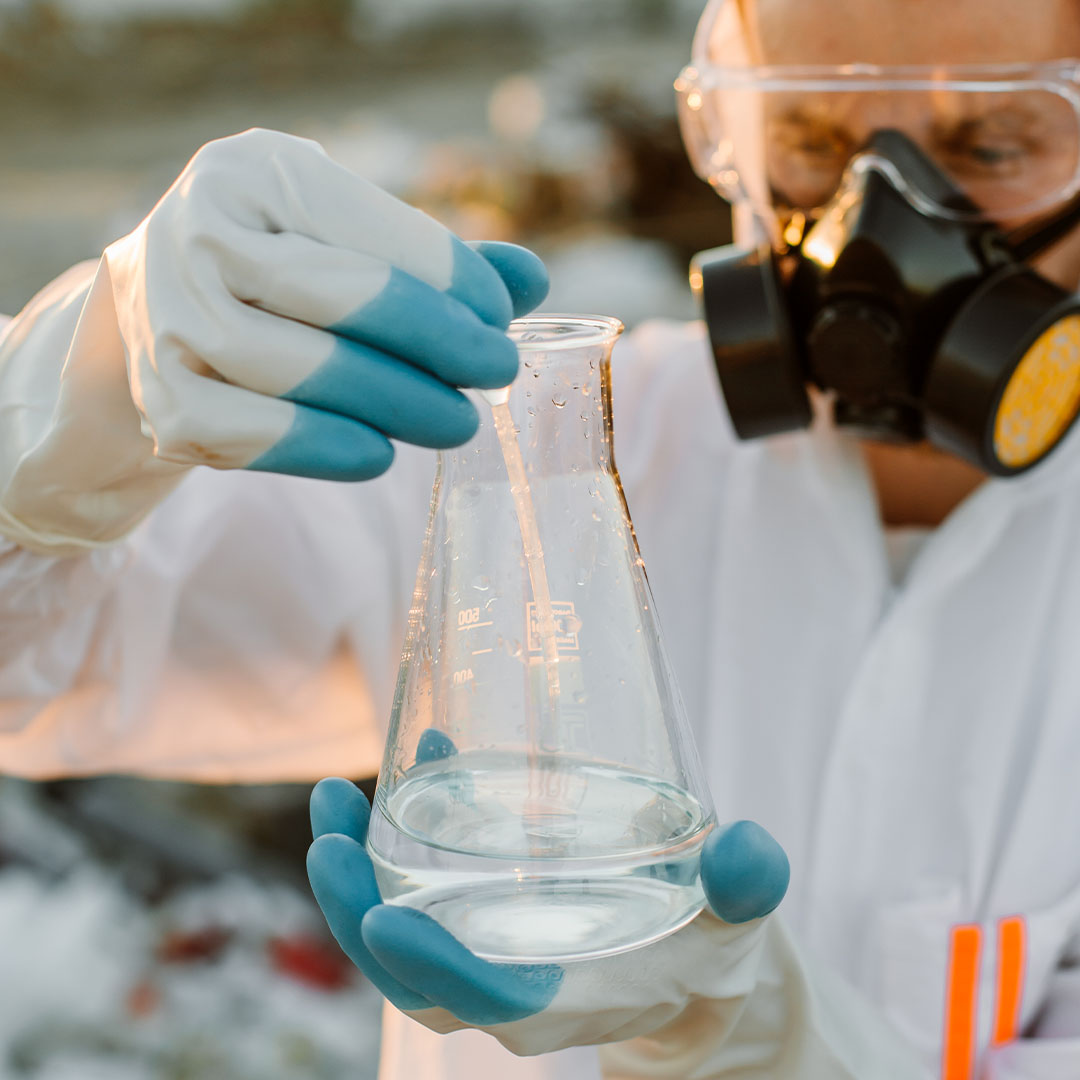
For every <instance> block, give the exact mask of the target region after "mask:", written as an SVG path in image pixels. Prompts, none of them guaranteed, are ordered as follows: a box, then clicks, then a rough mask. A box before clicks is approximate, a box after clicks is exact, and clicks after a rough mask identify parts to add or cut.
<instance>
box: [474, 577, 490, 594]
mask: <svg viewBox="0 0 1080 1080" xmlns="http://www.w3.org/2000/svg"><path fill="white" fill-rule="evenodd" d="M472 587H473V588H474V589H476V590H477V592H487V591H488V589H490V588H491V578H489V577H488V576H487V574H481V575H480V576H479V577H477V578H473V581H472Z"/></svg>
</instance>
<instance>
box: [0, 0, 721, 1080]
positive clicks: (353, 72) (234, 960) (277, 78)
mask: <svg viewBox="0 0 1080 1080" xmlns="http://www.w3.org/2000/svg"><path fill="white" fill-rule="evenodd" d="M698 6H699V4H698V0H677V2H676V0H590V2H589V3H588V4H581V3H580V2H579V0H535V2H534V3H532V4H512V3H509V2H508V0H363V2H356V3H353V2H351V0H234V2H227V0H55V2H50V3H46V2H42V0H0V192H2V193H3V198H2V199H0V312H4V311H6V312H14V311H17V310H18V309H19V308H20V307H21V306H22V305H23V304H24V303H25V302H26V301H27V300H28V299H29V298H30V297H31V296H32V295H33V293H34V292H35V291H36V290H37V289H38V288H40V287H41V286H42V285H43V284H44V283H45V282H46V281H48V280H49V279H50V278H51V277H52V276H54V275H55V274H57V273H59V272H60V271H61V270H63V269H64V268H66V267H67V266H68V265H70V264H71V263H73V262H75V261H78V260H80V259H83V258H91V257H94V256H96V255H97V254H98V253H99V252H100V250H101V248H102V247H103V246H104V245H105V244H107V243H108V242H109V241H111V240H112V239H114V238H116V237H117V236H120V235H122V234H123V233H124V232H126V231H128V230H129V229H130V228H131V227H132V226H133V225H134V224H135V223H136V222H137V221H138V220H139V219H140V218H141V217H142V216H143V215H144V214H145V213H146V211H147V210H148V209H149V208H150V207H151V206H152V205H153V203H154V201H155V200H156V198H157V197H158V196H159V195H160V194H161V192H162V191H163V190H164V189H165V187H167V186H168V184H169V183H170V182H171V180H172V179H173V178H174V177H175V175H176V174H177V172H178V171H179V170H180V169H181V168H182V167H183V165H184V163H185V161H186V160H187V159H188V158H189V157H190V156H191V154H192V153H194V151H195V150H196V149H198V147H199V146H200V145H201V144H202V143H203V142H204V141H206V140H207V139H210V138H214V137H217V136H221V135H226V134H230V133H232V132H235V131H239V130H243V129H245V128H248V127H252V126H264V127H272V128H279V129H283V130H286V131H290V132H293V133H295V134H300V135H307V136H310V137H313V138H317V139H318V140H319V141H321V142H322V143H323V144H324V145H325V146H326V148H327V150H328V151H329V152H330V153H331V154H332V155H333V156H335V157H336V158H338V159H339V160H340V161H342V162H343V163H344V164H346V165H348V166H349V167H351V168H353V169H354V170H356V171H358V172H360V173H362V174H364V175H366V176H368V177H369V178H371V179H372V180H374V181H375V182H377V183H379V184H381V185H383V186H385V187H387V188H389V189H390V190H392V191H394V192H396V193H398V194H400V195H402V196H403V197H405V198H406V199H408V200H409V201H411V202H414V203H416V204H417V205H420V206H423V207H424V208H425V209H427V210H429V211H430V212H431V213H433V214H434V215H435V216H436V217H438V218H440V219H441V220H443V221H445V222H446V223H447V224H448V225H450V226H451V227H453V228H454V229H456V230H457V231H459V232H460V233H462V234H463V235H465V236H466V237H469V238H480V237H486V238H499V239H509V240H516V241H519V242H522V243H526V244H529V245H530V246H533V247H535V248H536V249H537V250H538V251H539V252H540V253H541V254H543V255H544V257H545V258H546V259H547V261H548V263H549V267H550V269H551V273H552V281H553V291H552V296H551V298H550V300H549V302H548V304H547V305H546V307H547V309H548V310H572V311H596V312H602V313H610V314H615V315H618V316H620V317H622V318H623V319H624V320H626V321H627V322H630V323H633V322H637V321H639V320H640V319H642V318H645V317H648V316H650V315H670V316H675V317H689V316H691V315H692V314H693V305H692V303H691V300H690V297H689V294H688V290H687V288H686V284H685V281H686V275H685V267H686V263H687V260H688V258H689V256H690V254H691V253H693V252H694V251H697V250H701V249H703V248H706V247H711V246H715V245H717V244H720V243H723V242H725V241H726V240H727V239H728V222H727V219H726V215H725V213H724V212H723V208H722V206H721V205H720V203H719V202H718V201H717V200H716V197H715V196H714V195H713V194H712V193H711V192H709V191H708V190H707V189H706V188H705V187H704V185H702V184H700V183H699V182H698V181H697V180H696V179H695V178H694V177H693V175H692V174H691V172H690V169H689V166H688V165H687V164H686V163H685V159H684V157H683V154H682V150H681V147H680V144H679V139H678V134H677V130H676V126H675V122H674V114H673V99H672V91H671V82H672V80H673V78H674V76H675V74H676V73H677V71H678V69H679V67H680V66H681V65H682V63H684V62H685V60H686V58H687V56H688V52H689V40H690V34H691V32H692V28H693V24H694V21H695V19H696V17H697V14H698ZM307 794H308V791H307V788H306V786H305V787H293V786H287V785H286V786H275V787H248V788H200V787H196V786H194V785H184V784H160V783H150V782H145V781H139V780H136V779H132V778H103V779H99V780H80V781H73V782H61V783H53V784H45V785H35V784H27V783H23V782H20V781H16V780H12V779H3V778H0V1080H9V1078H11V1080H15V1078H34V1080H97V1078H98V1077H101V1078H106V1077H107V1078H108V1080H144V1078H145V1080H187V1078H192V1080H194V1078H199V1080H256V1078H257V1080H278V1078H282V1080H284V1078H289V1080H292V1078H301V1077H303V1078H305V1080H307V1078H322V1077H326V1078H330V1077H344V1076H346V1075H348V1076H350V1077H353V1078H355V1080H367V1078H373V1077H374V1075H375V1070H376V1067H377V1053H378V1048H377V1023H378V1002H377V995H376V994H375V993H374V992H373V990H372V989H371V987H370V986H367V985H366V984H365V983H364V982H363V980H362V979H361V978H360V976H359V975H358V974H357V973H356V972H355V971H354V970H353V969H352V968H351V966H350V965H348V964H347V963H346V962H345V961H344V960H343V958H342V957H341V955H340V953H338V952H337V951H336V948H335V946H334V945H333V943H332V942H331V941H330V940H328V938H327V936H326V934H325V930H324V929H323V925H322V922H321V919H320V918H319V917H318V914H317V912H316V911H315V909H314V907H313V905H312V903H311V901H310V896H309V894H308V891H307V888H306V883H305V881H304V877H303V852H304V849H305V847H306V843H307V836H308V834H307V815H306V800H307Z"/></svg>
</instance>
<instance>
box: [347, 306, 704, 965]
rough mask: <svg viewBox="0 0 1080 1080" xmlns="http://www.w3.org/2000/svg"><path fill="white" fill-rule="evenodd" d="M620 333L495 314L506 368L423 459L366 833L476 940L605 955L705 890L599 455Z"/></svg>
mask: <svg viewBox="0 0 1080 1080" xmlns="http://www.w3.org/2000/svg"><path fill="white" fill-rule="evenodd" d="M621 330H622V325H621V323H619V322H618V320H615V319H608V318H600V317H586V316H558V315H548V316H533V317H529V318H525V319H518V320H516V321H515V322H514V323H513V324H512V326H511V328H510V334H511V337H512V338H514V340H515V341H516V342H517V345H518V348H519V351H520V353H521V358H522V368H521V372H520V374H519V376H518V378H517V379H516V381H515V382H514V384H513V386H512V387H510V388H509V391H502V392H496V393H495V394H491V393H488V394H487V395H486V399H485V400H480V399H478V408H479V410H480V414H481V424H480V430H479V431H478V433H477V435H476V436H475V437H474V438H473V440H472V441H471V442H470V443H468V444H467V445H466V446H463V447H460V448H459V449H457V450H453V451H449V452H445V453H442V454H441V455H440V458H439V465H438V470H437V474H436V479H435V487H434V491H433V494H432V504H431V514H430V518H429V522H428V530H427V536H426V539H425V544H424V550H423V555H422V558H421V561H420V569H419V573H418V576H417V583H416V591H415V595H414V598H413V608H412V613H411V616H410V620H409V627H408V633H407V636H406V641H405V648H404V652H403V654H402V659H401V667H400V670H399V673H398V683H397V692H396V695H395V700H394V709H393V715H392V718H391V724H390V732H389V738H388V741H387V749H386V755H385V758H384V761H383V768H382V771H381V773H380V776H379V785H378V790H377V792H376V796H375V805H374V807H373V813H372V820H371V826H370V828H369V831H368V850H369V853H370V854H371V856H372V858H373V860H374V862H375V867H376V875H377V878H378V882H379V887H380V889H381V891H382V895H383V897H384V899H385V900H386V901H387V902H390V903H400V904H406V905H409V906H411V907H415V908H419V909H421V910H423V911H426V912H427V913H428V914H429V915H431V916H432V917H433V918H434V919H436V920H437V921H438V922H440V923H441V924H442V925H443V926H445V927H446V928H447V929H448V930H449V931H450V932H451V933H453V934H454V935H455V936H456V937H457V938H458V939H459V940H461V941H462V942H464V944H466V945H467V946H469V948H471V949H472V950H473V951H474V952H476V953H478V954H479V955H481V956H485V957H488V958H490V959H499V960H513V961H520V962H542V961H553V960H559V961H566V960H573V959H582V958H585V957H591V956H603V955H607V954H611V953H616V952H621V951H624V950H626V949H631V948H635V947H637V946H639V945H644V944H647V943H648V942H650V941H655V940H657V939H658V938H661V937H663V936H665V935H666V934H669V933H671V932H672V931H674V930H677V929H678V928H679V927H680V926H682V925H684V924H685V923H686V922H688V921H689V920H690V919H691V918H693V917H694V915H696V914H697V912H698V911H700V909H701V907H702V905H703V903H704V897H703V893H702V889H701V885H700V881H699V875H698V866H699V859H700V850H701V845H702V843H703V842H704V839H705V836H706V834H707V833H708V831H709V829H710V828H711V827H712V825H713V823H714V817H713V810H712V805H711V801H710V798H709V795H708V792H707V788H706V785H705V783H704V782H703V779H702V771H701V767H700V764H699V761H698V757H697V751H696V748H695V747H694V744H693V739H692V736H691V733H690V729H689V725H688V723H687V720H686V716H685V713H684V710H683V706H682V702H681V700H680V698H679V694H678V690H677V688H676V686H675V681H674V677H673V674H672V671H671V667H670V665H669V662H668V659H667V657H666V655H665V653H664V648H663V645H662V642H661V639H660V628H659V625H658V623H657V620H656V616H655V613H654V611H653V602H652V597H651V594H650V592H649V586H648V582H647V581H646V578H645V572H644V567H643V564H642V561H641V557H640V555H639V553H638V547H637V540H636V539H635V537H634V530H633V526H632V524H631V522H630V515H629V512H628V510H627V507H626V502H625V500H624V498H623V493H622V488H621V486H620V483H619V477H618V474H617V472H616V470H615V462H614V459H613V456H612V427H611V393H610V355H611V349H612V346H613V345H614V343H615V340H616V338H617V337H618V335H619V333H620V332H621ZM500 395H501V396H500ZM492 402H495V403H496V404H495V407H494V408H492V405H491V403H492ZM500 434H501V436H502V439H501V440H500ZM511 477H512V478H513V482H511Z"/></svg>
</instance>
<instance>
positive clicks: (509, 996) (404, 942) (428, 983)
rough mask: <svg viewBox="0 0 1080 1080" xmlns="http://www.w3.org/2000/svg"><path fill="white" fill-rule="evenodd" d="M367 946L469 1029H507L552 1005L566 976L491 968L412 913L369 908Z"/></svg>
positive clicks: (554, 969) (539, 969)
mask: <svg viewBox="0 0 1080 1080" xmlns="http://www.w3.org/2000/svg"><path fill="white" fill-rule="evenodd" d="M361 932H362V934H363V939H364V944H365V945H366V946H367V948H368V950H369V951H370V953H371V955H372V956H373V957H374V958H375V959H376V960H377V961H378V962H379V963H380V964H381V965H382V967H383V969H384V970H385V971H387V972H388V973H389V974H390V975H392V976H393V977H394V978H395V979H397V980H399V981H400V982H401V983H402V984H403V985H404V986H408V987H411V988H412V989H413V991H414V992H417V993H419V994H421V995H422V996H423V997H424V998H425V999H426V1000H427V1001H429V1002H430V1003H431V1004H432V1005H440V1006H442V1007H443V1008H444V1009H449V1010H450V1011H451V1012H452V1013H453V1014H454V1015H455V1016H456V1017H457V1018H458V1019H459V1020H462V1021H464V1022H465V1023H466V1024H474V1025H478V1026H481V1027H486V1026H488V1025H491V1024H507V1023H510V1022H511V1021H513V1020H522V1019H524V1018H525V1017H527V1016H534V1015H535V1014H536V1013H538V1012H542V1011H543V1010H544V1009H546V1008H547V1006H548V1005H550V1004H551V1001H552V999H553V998H554V997H555V994H556V993H557V992H558V989H559V986H560V984H561V983H562V980H563V975H564V971H563V969H562V968H561V967H559V965H557V964H493V963H491V962H490V961H487V960H481V959H480V957H478V956H476V955H475V954H473V953H472V952H470V951H469V950H468V949H467V948H465V946H464V945H462V944H461V942H459V941H458V940H457V939H456V938H455V937H454V936H453V935H452V934H450V933H449V932H448V931H446V930H444V929H443V927H441V926H440V925H439V924H438V923H437V922H435V920H434V919H432V918H431V916H430V915H427V914H425V913H424V912H422V911H416V910H414V909H413V908H408V907H398V906H391V905H382V906H380V907H373V908H371V909H370V910H369V911H368V912H367V914H365V915H364V920H363V923H362V925H361Z"/></svg>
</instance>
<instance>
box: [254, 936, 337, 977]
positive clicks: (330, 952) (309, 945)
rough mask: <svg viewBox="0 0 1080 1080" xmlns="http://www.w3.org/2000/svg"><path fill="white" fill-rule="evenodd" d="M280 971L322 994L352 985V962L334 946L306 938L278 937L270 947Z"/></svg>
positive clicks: (271, 957)
mask: <svg viewBox="0 0 1080 1080" xmlns="http://www.w3.org/2000/svg"><path fill="white" fill-rule="evenodd" d="M266 948H267V952H268V953H269V954H270V960H271V962H272V963H273V965H274V967H275V969H276V970H278V971H280V972H282V973H283V974H285V975H289V976H291V977H292V978H294V979H297V980H298V981H299V982H302V983H306V984H307V985H308V986H314V987H317V988H318V989H320V990H343V989H344V988H345V987H346V986H348V985H349V983H350V982H352V979H353V972H354V970H355V969H354V968H353V966H352V963H351V962H350V960H349V958H348V957H347V956H346V955H345V954H344V953H343V952H342V951H341V950H340V949H339V948H338V947H337V946H336V945H334V944H333V943H332V942H330V941H327V940H325V939H323V938H318V937H312V936H310V935H306V934H296V935H293V936H292V937H274V938H271V939H270V940H269V941H268V942H267V943H266Z"/></svg>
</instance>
